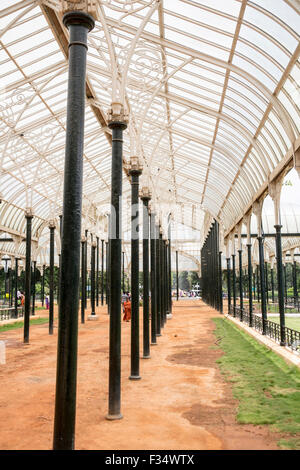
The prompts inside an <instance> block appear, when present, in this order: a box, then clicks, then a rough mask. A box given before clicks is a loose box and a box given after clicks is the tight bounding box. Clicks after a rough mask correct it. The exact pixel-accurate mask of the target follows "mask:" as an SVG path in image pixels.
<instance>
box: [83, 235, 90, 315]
mask: <svg viewBox="0 0 300 470" xmlns="http://www.w3.org/2000/svg"><path fill="white" fill-rule="evenodd" d="M84 234H85V238H86V242H85V245H84V250H85V253H84V269H85V292H84V308H87V300H88V284H89V273H88V269H87V262H88V242H87V236H88V230H85V231H84Z"/></svg>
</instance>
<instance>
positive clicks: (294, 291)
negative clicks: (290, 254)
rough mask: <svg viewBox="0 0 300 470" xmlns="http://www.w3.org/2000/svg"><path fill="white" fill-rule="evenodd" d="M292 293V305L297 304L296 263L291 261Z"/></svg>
mask: <svg viewBox="0 0 300 470" xmlns="http://www.w3.org/2000/svg"><path fill="white" fill-rule="evenodd" d="M292 267H293V294H294V306H295V307H296V306H297V305H298V291H297V264H296V261H294V262H293V265H292Z"/></svg>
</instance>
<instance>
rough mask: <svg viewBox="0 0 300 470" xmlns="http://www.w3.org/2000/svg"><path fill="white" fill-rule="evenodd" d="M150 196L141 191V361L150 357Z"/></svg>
mask: <svg viewBox="0 0 300 470" xmlns="http://www.w3.org/2000/svg"><path fill="white" fill-rule="evenodd" d="M150 199H151V194H150V191H149V189H148V188H143V189H142V194H141V200H142V201H143V359H148V358H149V357H150V331H149V213H148V205H149V201H150Z"/></svg>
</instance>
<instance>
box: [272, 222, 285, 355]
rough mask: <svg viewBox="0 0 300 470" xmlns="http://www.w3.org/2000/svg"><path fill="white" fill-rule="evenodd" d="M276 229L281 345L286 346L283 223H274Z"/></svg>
mask: <svg viewBox="0 0 300 470" xmlns="http://www.w3.org/2000/svg"><path fill="white" fill-rule="evenodd" d="M274 227H275V230H276V238H275V242H276V266H277V291H278V306H279V321H280V345H281V346H285V344H286V335H285V314H284V283H283V267H282V245H281V227H282V225H274Z"/></svg>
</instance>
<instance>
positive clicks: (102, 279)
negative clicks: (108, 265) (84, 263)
mask: <svg viewBox="0 0 300 470" xmlns="http://www.w3.org/2000/svg"><path fill="white" fill-rule="evenodd" d="M103 288H104V240H101V305H103V303H104V289H103Z"/></svg>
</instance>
